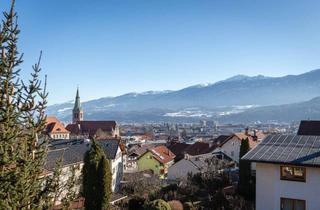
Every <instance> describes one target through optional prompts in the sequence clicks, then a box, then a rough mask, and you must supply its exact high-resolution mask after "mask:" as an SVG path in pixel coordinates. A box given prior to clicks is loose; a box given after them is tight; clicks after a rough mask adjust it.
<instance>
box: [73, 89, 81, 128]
mask: <svg viewBox="0 0 320 210" xmlns="http://www.w3.org/2000/svg"><path fill="white" fill-rule="evenodd" d="M82 120H83V110H82V108H81V103H80V96H79V88H77V94H76V100H75V102H74V107H73V110H72V122H73V123H77V122H79V121H82Z"/></svg>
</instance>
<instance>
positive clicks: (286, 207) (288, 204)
mask: <svg viewBox="0 0 320 210" xmlns="http://www.w3.org/2000/svg"><path fill="white" fill-rule="evenodd" d="M281 210H306V201H305V200H298V199H291V198H281Z"/></svg>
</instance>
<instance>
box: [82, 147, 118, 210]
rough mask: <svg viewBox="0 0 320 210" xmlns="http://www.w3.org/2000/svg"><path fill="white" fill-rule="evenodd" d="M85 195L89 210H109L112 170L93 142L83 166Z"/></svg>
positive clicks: (101, 151) (86, 205)
mask: <svg viewBox="0 0 320 210" xmlns="http://www.w3.org/2000/svg"><path fill="white" fill-rule="evenodd" d="M82 173H83V195H84V198H85V208H86V209H88V210H91V209H96V210H105V209H109V200H110V197H111V180H112V175H111V170H110V166H109V162H108V160H107V159H106V156H105V154H104V153H103V150H102V148H101V147H100V146H99V145H98V144H97V143H96V141H93V142H92V145H91V148H90V150H89V151H88V152H87V153H86V155H85V158H84V166H83V172H82Z"/></svg>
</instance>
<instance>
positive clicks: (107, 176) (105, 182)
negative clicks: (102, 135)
mask: <svg viewBox="0 0 320 210" xmlns="http://www.w3.org/2000/svg"><path fill="white" fill-rule="evenodd" d="M98 178H99V181H100V182H101V183H100V187H101V189H100V192H101V195H100V196H101V209H109V204H110V197H111V194H112V191H111V182H112V174H111V170H110V165H109V160H107V159H106V158H105V157H103V158H101V160H100V163H99V168H98Z"/></svg>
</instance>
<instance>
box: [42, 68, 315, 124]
mask: <svg viewBox="0 0 320 210" xmlns="http://www.w3.org/2000/svg"><path fill="white" fill-rule="evenodd" d="M318 96H320V69H318V70H313V71H310V72H307V73H304V74H300V75H287V76H283V77H266V76H263V75H258V76H253V77H250V76H246V75H237V76H234V77H231V78H229V79H226V80H222V81H219V82H216V83H213V84H200V85H195V86H190V87H187V88H184V89H181V90H177V91H169V90H167V91H148V92H143V93H128V94H124V95H120V96H117V97H105V98H100V99H96V100H91V101H87V102H83V103H82V107H83V109H84V111H85V118H86V119H96V120H98V119H115V120H118V121H120V122H159V121H175V122H181V121H197V120H199V119H200V118H206V119H208V118H209V119H216V120H219V121H223V122H255V121H261V122H265V121H281V122H282V121H283V122H288V121H292V120H299V119H305V118H315V117H320V109H318V105H320V98H317V97H318ZM72 107H73V102H72V101H70V102H66V103H62V104H56V105H52V106H49V107H48V108H47V114H48V115H56V116H57V117H58V118H59V119H61V120H62V121H65V122H67V121H70V119H71V110H72Z"/></svg>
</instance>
